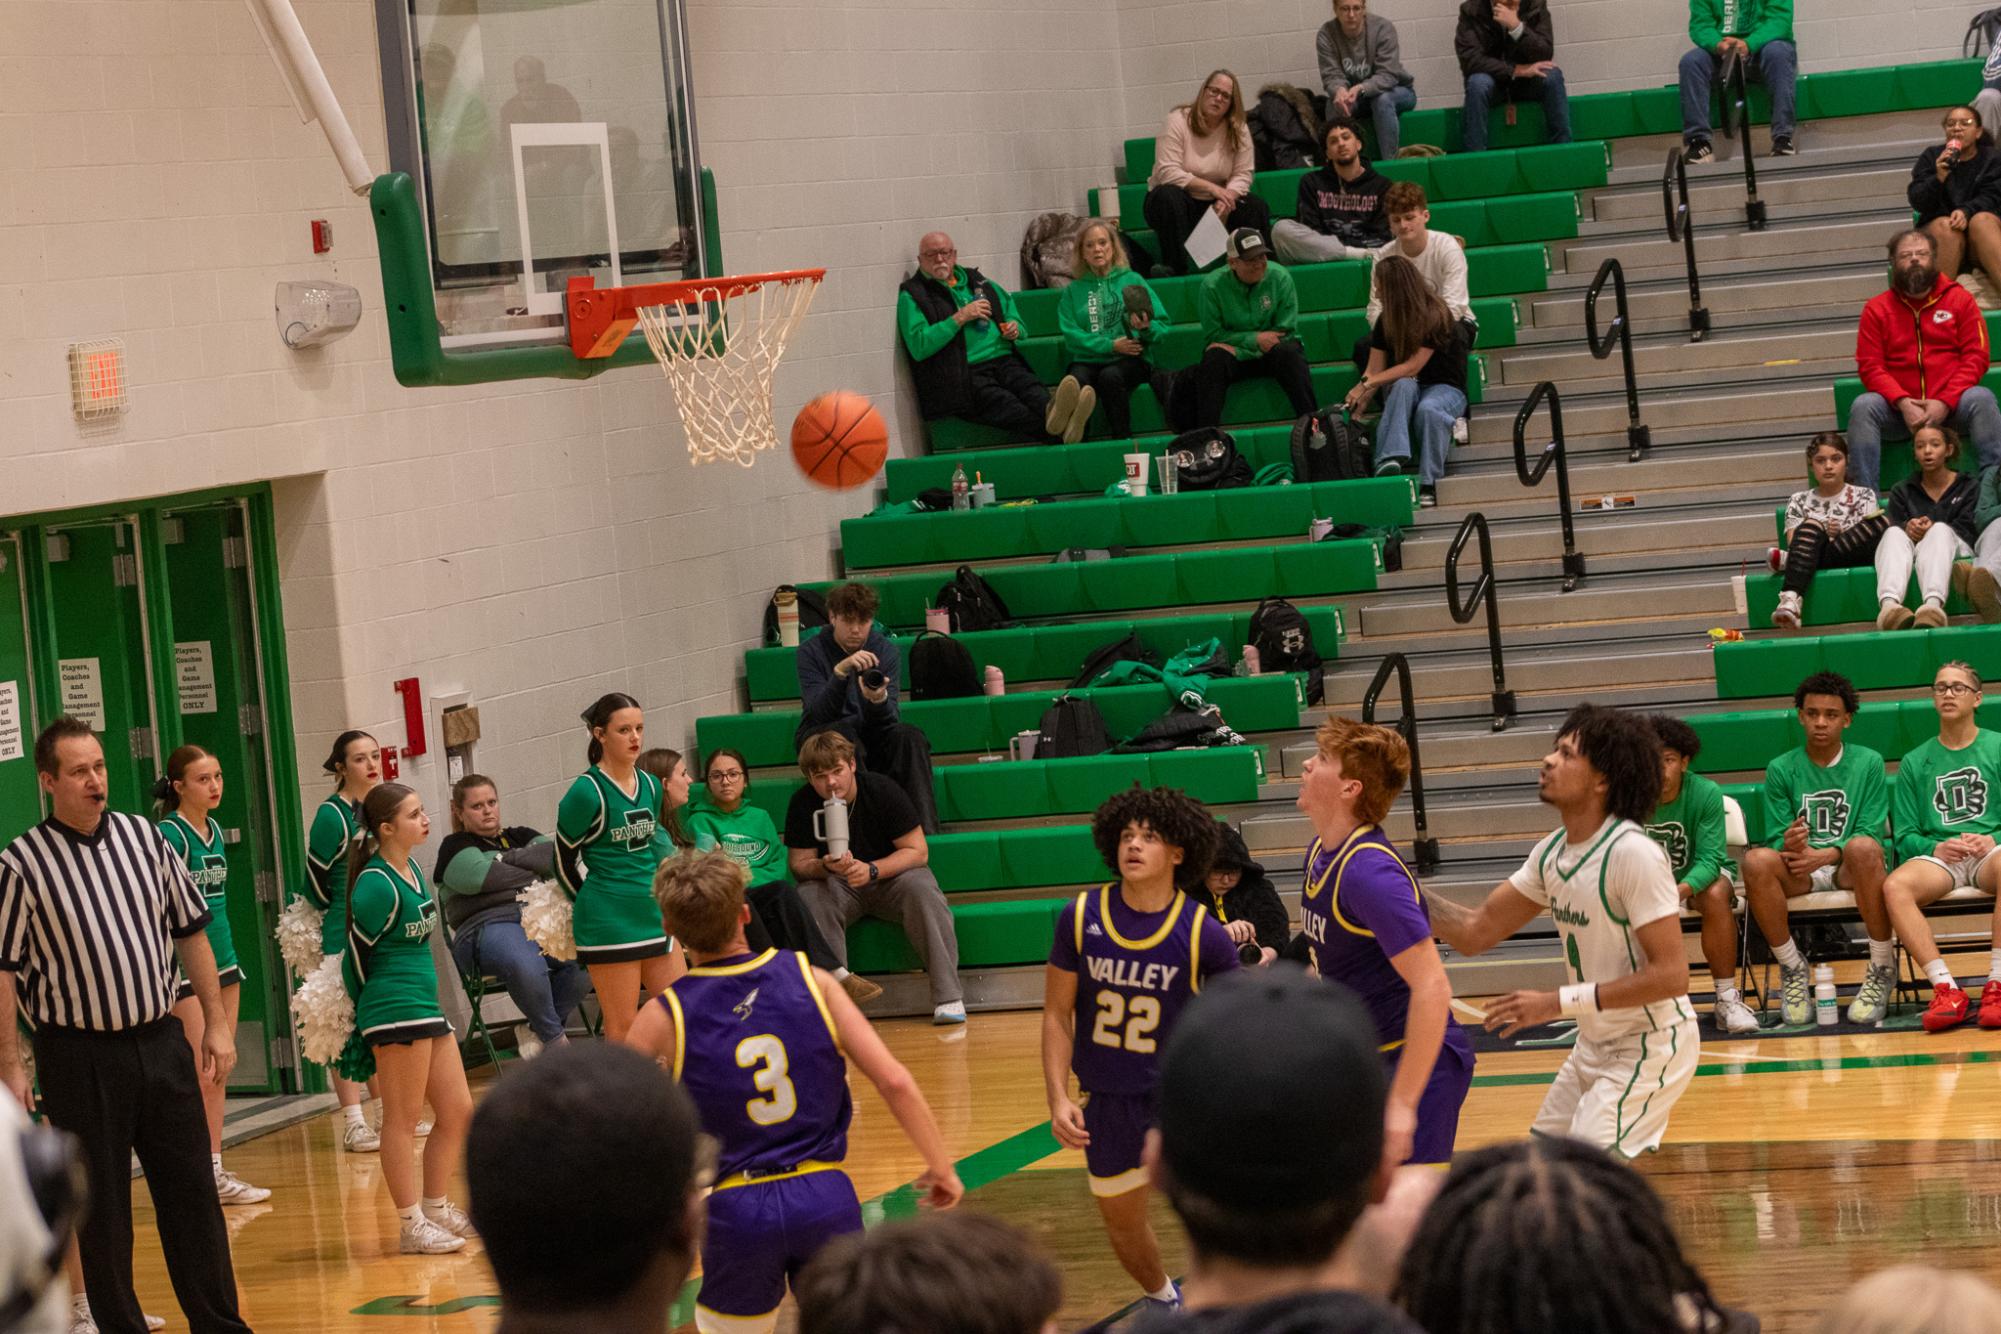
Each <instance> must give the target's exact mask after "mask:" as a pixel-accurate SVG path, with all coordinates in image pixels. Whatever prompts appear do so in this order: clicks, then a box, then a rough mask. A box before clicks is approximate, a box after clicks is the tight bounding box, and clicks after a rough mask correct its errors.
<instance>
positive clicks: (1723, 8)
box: [1681, 0, 1799, 166]
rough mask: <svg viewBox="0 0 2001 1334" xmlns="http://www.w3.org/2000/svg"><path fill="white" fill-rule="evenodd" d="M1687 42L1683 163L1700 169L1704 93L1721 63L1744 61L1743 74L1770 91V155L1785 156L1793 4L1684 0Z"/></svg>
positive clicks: (1788, 0)
mask: <svg viewBox="0 0 2001 1334" xmlns="http://www.w3.org/2000/svg"><path fill="white" fill-rule="evenodd" d="M1688 40H1690V41H1691V42H1694V43H1695V46H1694V48H1693V49H1691V50H1690V51H1688V52H1687V53H1686V54H1685V55H1683V56H1682V58H1681V137H1682V140H1683V142H1684V143H1686V144H1687V145H1688V147H1687V151H1686V154H1685V156H1686V160H1687V162H1688V164H1689V165H1690V166H1700V165H1701V164H1702V163H1704V162H1707V161H1709V160H1710V159H1711V158H1712V157H1714V156H1715V154H1714V153H1713V152H1712V151H1711V150H1710V147H1709V90H1710V88H1711V87H1712V86H1714V85H1715V83H1716V82H1717V80H1718V78H1719V77H1720V76H1721V75H1722V72H1723V67H1724V65H1725V63H1726V62H1728V61H1731V60H1742V61H1744V62H1746V69H1745V73H1746V74H1747V75H1749V76H1751V77H1752V78H1755V79H1757V80H1759V81H1760V82H1762V83H1763V84H1764V85H1765V87H1767V88H1769V89H1771V91H1772V156H1773V157H1791V156H1792V155H1793V153H1794V152H1795V151H1796V150H1795V149H1794V148H1793V86H1794V81H1795V78H1794V76H1795V75H1796V74H1797V73H1798V72H1799V51H1798V48H1797V47H1795V46H1794V45H1793V0H1689V5H1688Z"/></svg>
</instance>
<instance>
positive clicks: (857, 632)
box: [792, 583, 938, 834]
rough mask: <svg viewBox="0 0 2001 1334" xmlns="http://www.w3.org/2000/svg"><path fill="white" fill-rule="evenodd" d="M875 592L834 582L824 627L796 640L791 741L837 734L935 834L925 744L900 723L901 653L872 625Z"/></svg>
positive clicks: (863, 586)
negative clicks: (890, 782)
mask: <svg viewBox="0 0 2001 1334" xmlns="http://www.w3.org/2000/svg"><path fill="white" fill-rule="evenodd" d="M878 605H879V604H878V602H877V599H876V595H875V590H874V589H873V588H870V587H869V586H868V585H867V584H852V583H851V584H840V585H837V586H836V587H834V588H832V589H829V590H828V592H827V622H828V624H827V628H826V629H825V630H823V631H821V632H820V633H819V634H817V635H814V636H813V637H812V638H810V639H807V640H804V641H803V642H801V643H800V645H799V652H798V656H797V657H796V658H795V659H794V663H795V669H796V670H797V671H798V673H799V700H800V704H801V706H802V712H801V716H800V719H799V728H798V730H797V731H795V732H794V733H793V734H792V744H793V745H795V746H803V745H805V744H806V740H807V738H808V737H812V736H817V735H818V734H820V733H821V732H839V733H840V734H841V735H842V736H844V737H846V738H847V739H848V740H849V741H851V742H853V743H854V745H855V747H856V749H858V750H859V751H860V752H861V755H862V758H863V760H864V761H865V762H866V764H867V766H868V767H869V768H870V769H873V770H874V771H875V772H877V773H879V774H886V775H888V776H889V777H890V778H893V779H895V780H896V785H897V786H898V787H900V788H902V789H903V793H904V795H905V796H906V797H908V798H909V799H910V804H911V805H913V806H915V807H916V808H917V820H918V824H919V825H920V826H921V827H922V828H923V830H924V832H925V833H927V834H935V833H937V832H938V799H937V796H936V795H935V794H934V792H933V790H932V786H931V742H930V739H929V738H928V737H926V736H925V735H924V733H923V731H922V730H921V729H919V728H916V727H912V726H911V725H910V724H908V723H906V722H904V721H903V719H902V717H901V716H900V714H899V713H898V710H897V702H896V697H897V690H898V688H899V685H900V681H899V678H900V677H901V675H902V669H903V655H902V653H900V652H899V651H898V650H897V647H896V645H895V644H894V643H892V642H891V640H890V638H889V636H888V635H886V634H884V633H883V632H882V630H881V629H880V628H879V627H878V626H877V625H876V623H875V613H876V608H877V606H878Z"/></svg>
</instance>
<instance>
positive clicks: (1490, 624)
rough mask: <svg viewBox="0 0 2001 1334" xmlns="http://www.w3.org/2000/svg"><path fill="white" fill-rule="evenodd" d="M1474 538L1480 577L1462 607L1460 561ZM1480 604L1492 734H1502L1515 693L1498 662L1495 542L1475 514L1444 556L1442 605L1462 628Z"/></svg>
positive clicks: (1481, 516) (1511, 717) (1512, 711)
mask: <svg viewBox="0 0 2001 1334" xmlns="http://www.w3.org/2000/svg"><path fill="white" fill-rule="evenodd" d="M1476 534H1477V535H1478V536H1479V538H1480V577H1479V578H1478V579H1477V580H1475V581H1474V584H1473V587H1472V589H1471V590H1470V591H1469V592H1468V594H1467V596H1466V601H1465V602H1463V603H1462V602H1460V600H1459V557H1460V555H1461V553H1463V552H1464V551H1465V550H1466V543H1467V540H1468V539H1469V538H1471V537H1473V536H1474V535H1476ZM1482 602H1485V603H1486V606H1487V657H1488V659H1489V660H1490V662H1491V663H1492V665H1493V669H1494V693H1493V707H1494V730H1495V731H1496V732H1501V731H1505V730H1507V726H1508V724H1509V723H1511V722H1513V721H1514V717H1515V692H1514V691H1512V690H1510V689H1508V673H1507V668H1506V666H1505V665H1504V664H1503V663H1502V661H1501V608H1500V599H1499V596H1498V595H1497V594H1496V592H1495V590H1494V540H1493V538H1492V537H1490V536H1489V535H1488V533H1487V516H1486V515H1484V514H1482V513H1480V512H1479V511H1478V510H1475V511H1474V512H1473V513H1471V514H1469V515H1467V516H1466V520H1465V522H1463V523H1461V524H1460V525H1459V533H1458V536H1456V537H1454V538H1453V539H1452V546H1451V547H1450V548H1449V549H1448V550H1447V551H1446V553H1445V605H1446V608H1447V609H1448V610H1449V611H1451V613H1452V619H1453V620H1454V621H1456V622H1457V623H1458V624H1460V625H1465V624H1466V623H1467V622H1469V621H1471V620H1472V619H1473V617H1474V614H1475V613H1477V612H1478V611H1479V610H1480V604H1481V603H1482Z"/></svg>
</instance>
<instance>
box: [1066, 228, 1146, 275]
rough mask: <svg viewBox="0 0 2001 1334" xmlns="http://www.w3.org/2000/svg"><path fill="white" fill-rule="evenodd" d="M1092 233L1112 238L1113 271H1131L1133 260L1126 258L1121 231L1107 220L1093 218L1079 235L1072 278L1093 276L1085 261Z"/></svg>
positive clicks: (1108, 270) (1109, 270)
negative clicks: (1088, 239) (1088, 240)
mask: <svg viewBox="0 0 2001 1334" xmlns="http://www.w3.org/2000/svg"><path fill="white" fill-rule="evenodd" d="M1092 232H1103V233H1104V234H1105V235H1106V236H1109V237H1110V238H1111V240H1112V265H1111V268H1112V269H1129V268H1131V267H1132V260H1131V259H1129V258H1127V256H1126V245H1125V242H1124V241H1121V240H1120V239H1119V229H1118V228H1116V227H1114V226H1113V225H1112V224H1111V222H1110V221H1108V220H1107V219H1105V218H1093V219H1091V220H1090V221H1089V222H1087V223H1085V224H1084V229H1083V230H1082V231H1080V232H1078V233H1077V255H1076V258H1075V259H1073V260H1072V261H1071V262H1070V274H1071V276H1072V277H1076V278H1088V277H1090V276H1091V266H1090V265H1089V264H1087V263H1085V261H1084V242H1085V240H1086V239H1087V238H1088V237H1089V236H1090V235H1091V233H1092ZM1106 272H1107V273H1109V272H1111V269H1107V270H1106Z"/></svg>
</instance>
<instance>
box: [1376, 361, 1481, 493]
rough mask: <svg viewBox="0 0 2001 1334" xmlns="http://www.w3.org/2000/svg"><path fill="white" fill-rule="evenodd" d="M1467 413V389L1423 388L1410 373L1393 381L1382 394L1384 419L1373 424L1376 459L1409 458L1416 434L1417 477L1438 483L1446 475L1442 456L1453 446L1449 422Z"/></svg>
mask: <svg viewBox="0 0 2001 1334" xmlns="http://www.w3.org/2000/svg"><path fill="white" fill-rule="evenodd" d="M1465 414H1466V393H1465V391H1464V390H1461V389H1454V388H1453V387H1452V386H1451V385H1449V384H1434V385H1431V386H1429V387H1427V388H1425V389H1423V390H1420V389H1419V388H1418V386H1417V380H1416V379H1415V378H1413V377H1412V376H1408V375H1406V376H1404V377H1403V378H1402V379H1401V380H1395V381H1392V382H1391V384H1390V388H1389V392H1388V393H1386V394H1384V395H1383V419H1382V421H1381V423H1380V424H1379V425H1378V426H1377V427H1376V462H1378V463H1381V462H1382V461H1383V460H1384V459H1402V460H1404V461H1406V462H1408V461H1409V459H1410V437H1411V434H1412V432H1413V431H1415V433H1416V435H1417V451H1418V453H1417V480H1418V484H1419V485H1420V486H1437V485H1438V479H1439V478H1441V477H1443V476H1445V456H1446V455H1447V454H1448V453H1450V452H1451V450H1452V423H1453V422H1455V421H1457V420H1459V418H1460V417H1462V416H1464V415H1465Z"/></svg>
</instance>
